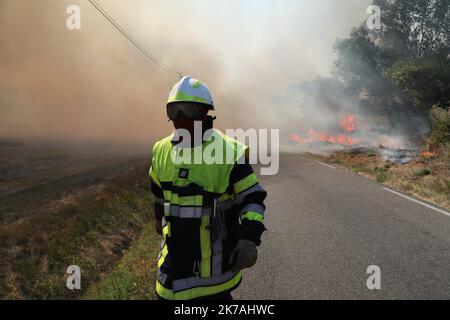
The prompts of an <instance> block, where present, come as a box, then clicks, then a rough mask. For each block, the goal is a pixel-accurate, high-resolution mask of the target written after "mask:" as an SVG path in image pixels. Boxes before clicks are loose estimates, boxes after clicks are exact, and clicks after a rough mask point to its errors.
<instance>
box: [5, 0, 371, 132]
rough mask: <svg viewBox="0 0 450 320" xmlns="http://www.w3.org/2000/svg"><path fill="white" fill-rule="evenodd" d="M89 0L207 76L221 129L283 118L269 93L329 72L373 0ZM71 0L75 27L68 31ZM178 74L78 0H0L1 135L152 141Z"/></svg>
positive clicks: (162, 52) (163, 124)
mask: <svg viewBox="0 0 450 320" xmlns="http://www.w3.org/2000/svg"><path fill="white" fill-rule="evenodd" d="M97 2H98V3H99V4H100V5H101V6H102V7H103V8H104V9H105V10H107V11H108V12H109V14H110V15H111V16H113V17H114V18H115V20H117V21H118V22H119V23H120V24H121V25H122V26H123V27H124V28H125V29H127V30H128V31H129V32H130V33H131V34H132V35H133V36H134V37H135V38H136V39H138V40H139V41H140V42H141V43H142V44H143V45H144V46H145V47H146V48H147V49H148V50H149V51H150V52H152V54H154V55H155V56H157V57H158V58H160V59H161V60H162V61H164V62H165V63H166V64H168V65H170V66H171V67H173V68H175V69H177V70H180V71H181V72H183V73H184V74H190V75H192V76H193V77H194V78H198V79H200V80H202V81H204V82H206V83H207V84H208V86H209V87H210V89H211V90H212V93H213V97H214V100H215V102H216V109H217V112H216V115H217V116H218V122H217V124H218V126H219V127H221V128H238V127H244V128H246V127H250V126H256V127H267V126H273V127H277V126H280V123H282V122H280V121H277V120H278V118H277V117H278V115H279V114H280V113H282V112H283V110H278V109H277V105H276V104H274V103H273V97H274V96H278V95H283V94H284V93H285V92H286V90H287V88H288V86H289V85H292V84H297V83H300V82H302V81H304V80H309V79H314V78H316V77H317V76H318V75H322V76H326V75H327V74H328V73H329V71H330V68H331V66H332V62H333V59H334V55H333V50H332V45H333V42H334V41H335V39H336V38H338V37H345V36H346V35H348V33H349V31H350V29H351V28H352V27H354V26H357V25H358V24H359V23H361V22H362V21H364V19H365V17H366V16H367V15H366V9H367V6H368V5H369V4H370V2H371V1H370V0H340V1H336V0H315V1H313V0H297V1H294V0H283V1H268V0H258V1H256V0H245V1H244V0H241V1H237V0H226V1H225V0H223V1H211V0H196V1H181V0H179V1H175V0H165V1H162V0H160V1H153V0H129V1H123V0H97ZM70 4H76V5H79V6H80V8H81V30H73V31H71V30H68V29H67V28H66V19H67V17H68V14H67V13H66V8H67V7H68V5H70ZM176 80H177V79H176V78H174V77H173V76H171V75H169V74H167V73H165V71H163V70H161V69H159V68H158V67H157V66H156V65H155V64H153V63H152V62H151V61H149V60H148V59H147V58H145V57H144V56H143V55H142V54H141V53H140V52H139V51H137V50H136V48H135V47H133V46H132V45H130V43H129V42H128V41H127V40H126V39H125V38H124V37H123V36H122V35H121V34H120V33H119V32H118V31H117V30H116V29H114V27H113V26H112V25H110V24H109V23H108V22H107V21H106V20H105V18H104V17H102V16H101V15H99V14H98V12H97V11H96V10H95V9H94V8H93V7H92V6H91V5H90V4H89V2H88V1H87V0H70V1H62V0H0V137H8V136H23V137H25V136H33V137H63V138H76V139H94V140H95V139H105V140H119V141H129V140H130V141H131V140H132V141H149V140H153V139H156V138H160V137H162V136H165V135H167V134H168V133H169V132H170V130H171V129H170V128H171V127H170V123H168V122H167V120H166V116H165V109H164V108H165V101H166V99H167V95H168V93H169V90H170V88H171V86H172V85H173V84H174V82H175V81H176ZM280 119H281V118H280ZM283 119H284V118H283ZM283 121H285V120H283ZM281 125H282V124H281Z"/></svg>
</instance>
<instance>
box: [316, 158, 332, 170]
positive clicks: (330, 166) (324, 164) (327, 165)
mask: <svg viewBox="0 0 450 320" xmlns="http://www.w3.org/2000/svg"><path fill="white" fill-rule="evenodd" d="M314 162H316V163H318V164H321V165H323V166H326V167H329V168H331V169H336V167H333V166H332V165H330V164H328V163H323V162H320V161H318V160H314Z"/></svg>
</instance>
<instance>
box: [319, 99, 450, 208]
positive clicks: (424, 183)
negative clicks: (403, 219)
mask: <svg viewBox="0 0 450 320" xmlns="http://www.w3.org/2000/svg"><path fill="white" fill-rule="evenodd" d="M430 122H431V125H432V130H431V133H430V135H429V138H428V140H427V143H426V144H425V146H424V147H423V148H422V150H421V152H420V154H419V156H418V157H417V158H416V159H414V160H413V161H411V162H410V163H407V164H397V163H390V162H385V161H384V159H383V158H382V157H381V156H380V155H379V154H378V153H377V151H376V150H364V151H360V152H354V151H351V150H349V151H343V152H336V153H334V154H332V155H329V156H317V157H319V158H320V159H321V160H322V161H325V162H328V163H331V164H335V165H339V166H342V167H345V168H348V169H350V170H352V171H353V172H356V173H358V174H361V175H364V176H366V177H369V178H371V179H375V180H376V181H378V182H381V183H383V184H385V185H386V186H388V187H391V188H394V189H397V190H399V191H403V192H405V193H408V194H410V195H413V196H415V197H417V198H420V199H423V200H425V201H428V202H431V203H434V204H435V205H437V206H440V207H443V208H446V209H448V210H450V110H445V109H442V108H438V107H434V108H433V109H432V110H431V112H430Z"/></svg>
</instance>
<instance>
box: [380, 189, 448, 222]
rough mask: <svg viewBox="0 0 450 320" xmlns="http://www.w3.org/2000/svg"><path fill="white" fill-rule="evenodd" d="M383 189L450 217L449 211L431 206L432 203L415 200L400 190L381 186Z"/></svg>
mask: <svg viewBox="0 0 450 320" xmlns="http://www.w3.org/2000/svg"><path fill="white" fill-rule="evenodd" d="M383 190H384V191H388V192H390V193H393V194H396V195H398V196H400V197H402V198H405V199H408V200H411V201H412V202H415V203H418V204H420V205H422V206H424V207H427V208H428V209H431V210H434V211H437V212H440V213H442V214H444V215H446V216H447V217H450V213H449V212H447V211H445V210H442V209H439V208H436V207H434V206H432V205H429V204H427V203H425V202H422V201H420V200H416V199H414V198H411V197H408V196H405V195H404V194H402V193H400V192H397V191H394V190H392V189H389V188H383Z"/></svg>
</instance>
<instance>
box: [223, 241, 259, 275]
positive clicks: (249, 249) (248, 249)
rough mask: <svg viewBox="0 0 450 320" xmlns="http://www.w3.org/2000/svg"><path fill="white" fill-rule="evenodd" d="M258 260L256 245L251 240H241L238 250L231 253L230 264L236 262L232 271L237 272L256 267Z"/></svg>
mask: <svg viewBox="0 0 450 320" xmlns="http://www.w3.org/2000/svg"><path fill="white" fill-rule="evenodd" d="M257 258H258V250H256V245H255V243H254V242H253V241H250V240H244V239H241V240H239V242H238V244H237V246H236V248H234V249H233V251H232V252H231V255H230V260H229V262H228V263H229V264H232V263H233V261H234V263H233V265H232V266H231V270H233V271H234V272H236V271H240V270H243V269H246V268H250V267H252V266H254V265H255V263H256V260H257Z"/></svg>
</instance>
